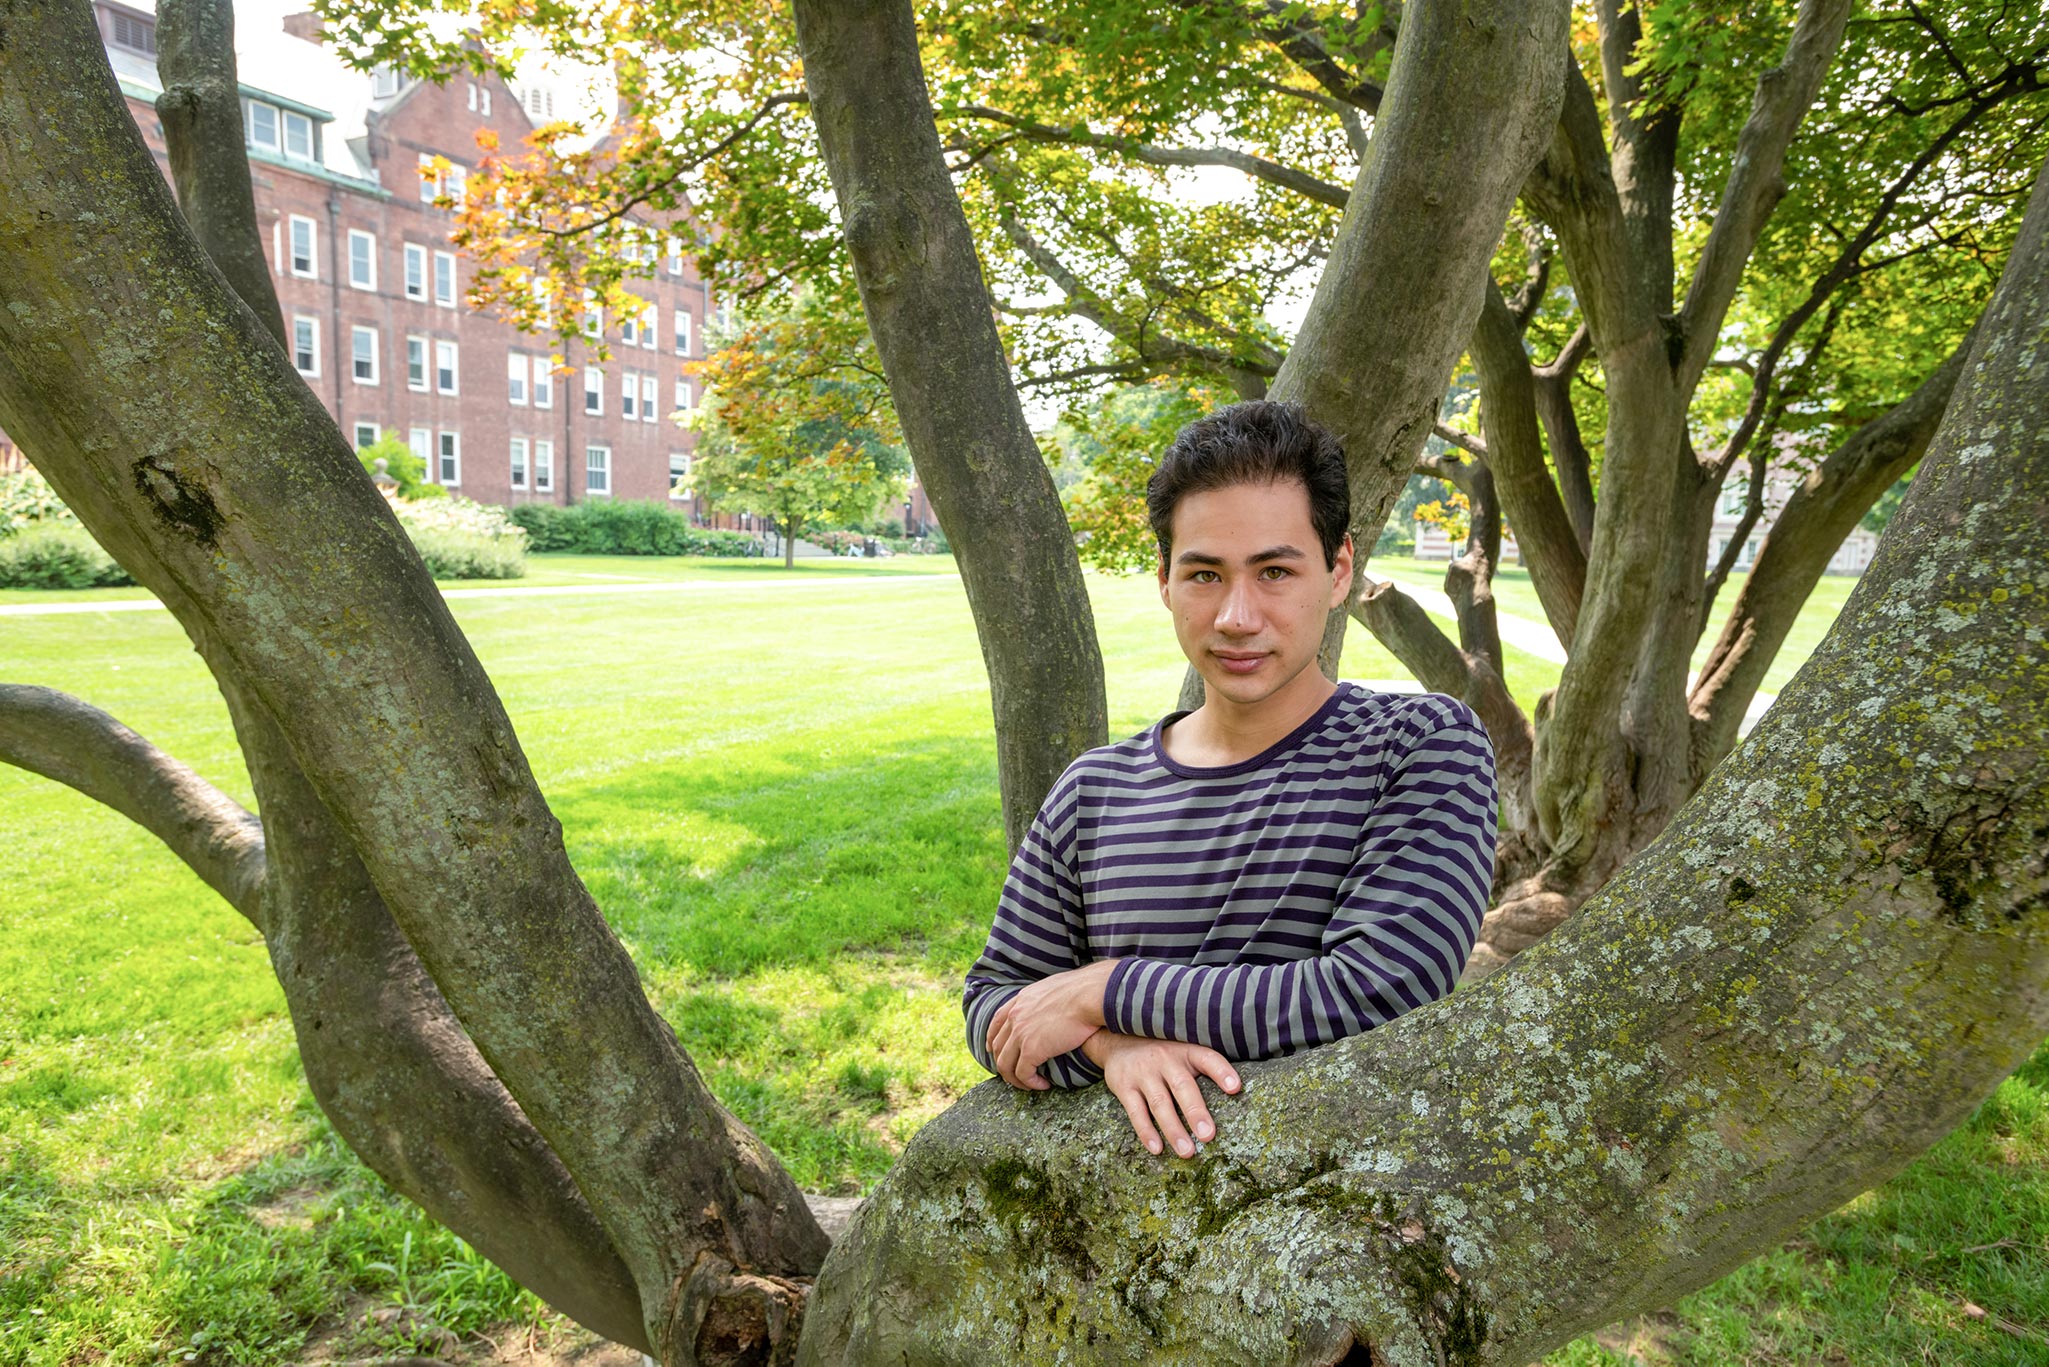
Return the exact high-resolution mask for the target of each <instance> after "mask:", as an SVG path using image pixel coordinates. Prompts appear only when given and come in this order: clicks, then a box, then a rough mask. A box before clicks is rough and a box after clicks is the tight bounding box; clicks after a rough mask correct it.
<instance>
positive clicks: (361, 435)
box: [356, 422, 377, 451]
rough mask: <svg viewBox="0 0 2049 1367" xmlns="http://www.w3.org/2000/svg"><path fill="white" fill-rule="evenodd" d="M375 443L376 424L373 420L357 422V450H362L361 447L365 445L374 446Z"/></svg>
mask: <svg viewBox="0 0 2049 1367" xmlns="http://www.w3.org/2000/svg"><path fill="white" fill-rule="evenodd" d="M376 444H377V424H376V423H374V422H359V423H357V424H356V449H357V450H358V451H361V450H363V449H364V448H365V447H369V446H375V445H376Z"/></svg>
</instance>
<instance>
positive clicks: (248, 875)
mask: <svg viewBox="0 0 2049 1367" xmlns="http://www.w3.org/2000/svg"><path fill="white" fill-rule="evenodd" d="M0 761H4V762H6V763H8V764H12V765H14V766H16V767H17V768H21V769H26V770H28V771H29V772H30V773H34V774H41V775H42V776H43V777H44V778H47V779H54V780H55V781H56V782H58V783H62V784H64V785H65V786H66V787H68V788H75V789H76V790H78V791H79V792H81V793H83V794H85V795H86V796H87V797H89V798H91V799H92V800H93V801H95V802H98V803H100V804H102V805H103V806H107V807H111V808H113V809H114V810H115V811H117V812H119V813H120V814H121V815H123V816H125V817H127V818H128V819H129V820H130V821H133V822H134V823H135V824H136V825H138V826H140V827H142V828H143V829H144V830H146V831H148V832H149V833H150V834H151V835H153V836H155V837H156V838H157V839H159V840H161V841H163V842H164V844H165V845H166V846H168V847H169V848H170V851H171V853H173V854H175V855H177V856H178V857H179V858H180V859H182V860H184V861H185V864H186V866H187V867H188V868H190V869H191V870H192V871H193V872H194V873H196V874H198V875H199V877H200V879H201V881H202V882H204V883H205V884H206V885H207V886H208V887H210V888H212V889H213V890H214V891H215V892H217V893H219V894H220V895H221V897H222V899H223V900H224V901H226V902H227V904H228V905H229V906H231V907H233V908H234V909H235V910H236V911H239V912H241V913H242V915H243V916H245V917H247V918H248V920H249V923H250V924H251V925H253V926H255V927H256V928H257V929H258V930H262V929H263V928H264V908H263V889H264V849H263V823H262V822H260V821H258V820H257V819H256V817H255V816H254V815H252V814H251V813H249V812H248V811H246V810H244V809H243V807H242V805H241V804H240V803H238V802H236V801H235V800H234V799H232V798H230V797H228V796H227V795H226V794H225V793H223V792H221V790H220V789H218V788H216V787H214V786H213V785H212V784H211V783H208V782H207V781H206V780H205V779H203V778H201V777H200V776H199V775H198V774H196V773H194V772H193V771H192V770H191V769H189V768H188V767H186V766H185V765H184V764H182V763H180V762H179V761H177V760H175V759H173V758H171V756H169V755H167V754H165V753H164V752H163V751H162V750H159V749H157V747H156V746H154V745H152V744H150V743H149V742H148V741H146V740H144V739H143V738H142V737H141V736H139V735H137V734H136V733H135V732H133V731H131V730H129V729H128V728H127V727H125V726H123V725H122V724H121V723H120V722H118V721H116V720H114V718H112V717H110V716H108V715H107V714H106V713H105V712H102V711H101V710H100V709H99V708H97V707H94V706H93V705H92V704H90V703H87V702H82V701H80V700H79V699H77V698H74V697H72V696H71V695H70V694H69V693H60V692H58V691H57V690H56V689H54V688H38V687H36V686H34V685H30V684H0Z"/></svg>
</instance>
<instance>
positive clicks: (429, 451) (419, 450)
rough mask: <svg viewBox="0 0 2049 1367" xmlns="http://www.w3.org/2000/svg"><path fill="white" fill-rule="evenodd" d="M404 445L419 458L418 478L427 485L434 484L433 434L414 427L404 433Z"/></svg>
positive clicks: (424, 429)
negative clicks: (411, 449)
mask: <svg viewBox="0 0 2049 1367" xmlns="http://www.w3.org/2000/svg"><path fill="white" fill-rule="evenodd" d="M406 445H408V446H410V447H412V448H413V454H414V455H416V456H418V457H419V458H420V478H421V479H424V480H426V481H427V482H428V483H429V484H432V483H433V482H434V434H433V433H432V432H430V431H428V430H427V429H426V428H424V427H415V428H414V429H413V430H412V431H410V432H408V433H406Z"/></svg>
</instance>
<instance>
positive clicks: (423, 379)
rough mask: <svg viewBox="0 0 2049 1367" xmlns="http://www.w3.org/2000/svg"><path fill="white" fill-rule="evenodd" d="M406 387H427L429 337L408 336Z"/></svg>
mask: <svg viewBox="0 0 2049 1367" xmlns="http://www.w3.org/2000/svg"><path fill="white" fill-rule="evenodd" d="M406 387H407V388H408V389H419V390H425V389H426V387H427V339H426V338H425V337H408V338H406Z"/></svg>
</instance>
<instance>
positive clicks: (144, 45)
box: [107, 10, 157, 57]
mask: <svg viewBox="0 0 2049 1367" xmlns="http://www.w3.org/2000/svg"><path fill="white" fill-rule="evenodd" d="M107 17H108V18H109V19H111V20H113V21H114V22H113V28H112V31H111V33H110V34H109V35H108V36H109V39H110V41H112V43H113V44H114V46H115V47H125V48H127V49H128V50H129V51H130V52H140V53H141V54H142V55H143V56H145V57H154V56H156V55H157V26H156V22H155V21H154V20H150V19H141V18H138V17H136V16H135V15H132V14H122V13H121V12H120V11H119V10H108V11H107Z"/></svg>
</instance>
